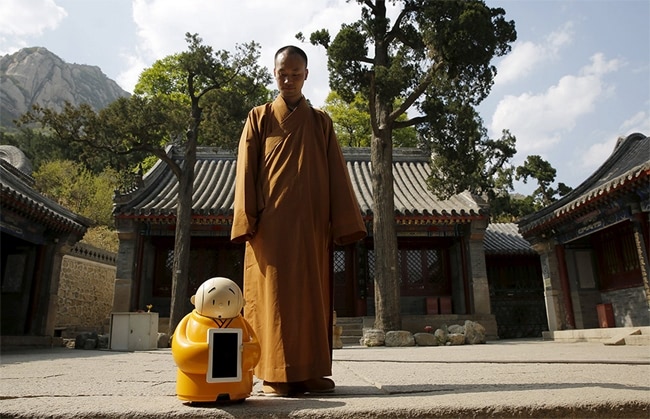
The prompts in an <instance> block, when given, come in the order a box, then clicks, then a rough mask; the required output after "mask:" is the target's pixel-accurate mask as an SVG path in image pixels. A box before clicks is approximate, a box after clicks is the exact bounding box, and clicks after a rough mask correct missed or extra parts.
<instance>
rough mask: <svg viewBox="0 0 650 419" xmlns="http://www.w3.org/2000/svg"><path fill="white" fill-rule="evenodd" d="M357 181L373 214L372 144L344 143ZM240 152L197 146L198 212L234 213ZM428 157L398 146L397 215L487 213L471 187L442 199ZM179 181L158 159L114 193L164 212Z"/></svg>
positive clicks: (119, 209) (172, 206)
mask: <svg viewBox="0 0 650 419" xmlns="http://www.w3.org/2000/svg"><path fill="white" fill-rule="evenodd" d="M169 152H170V153H171V155H172V157H173V158H174V159H175V160H176V161H177V162H179V163H180V162H181V160H182V154H180V153H179V152H177V151H174V150H173V149H171V148H170V151H169ZM343 155H344V157H345V159H346V163H347V167H348V171H349V173H350V178H351V180H352V185H353V187H354V191H355V194H356V196H357V199H358V202H359V206H360V208H361V212H362V213H363V214H364V215H365V216H368V217H371V216H372V182H371V178H370V173H371V170H372V168H371V164H370V149H369V148H344V149H343ZM235 165H236V158H235V155H234V154H233V153H231V152H227V151H218V152H217V151H215V150H214V149H213V148H210V147H200V148H199V150H197V163H196V166H195V170H196V177H195V181H194V195H193V197H192V201H193V213H194V215H195V216H199V217H200V216H207V217H209V216H222V217H229V216H231V215H232V210H233V197H234V184H235V182H234V181H235ZM430 170H431V169H430V165H429V158H428V156H427V155H426V154H423V153H422V152H421V151H419V150H416V149H395V150H394V156H393V174H394V189H395V213H396V216H397V217H406V218H411V217H413V218H428V219H438V220H441V221H443V220H446V221H451V220H455V221H461V220H462V219H463V218H464V219H468V218H474V217H483V216H485V214H484V210H483V208H482V207H481V205H480V204H479V203H478V202H477V200H476V199H474V198H473V197H472V195H471V194H470V193H468V192H464V193H461V194H458V195H456V196H453V197H451V198H450V199H448V200H440V199H438V198H437V197H436V196H435V195H433V194H432V193H431V192H430V191H429V189H428V188H427V183H426V182H427V177H428V176H429V173H430ZM177 195H178V191H177V181H176V179H175V177H174V176H173V174H172V172H171V170H169V168H168V167H167V165H166V164H164V163H162V162H161V161H159V162H158V163H157V164H156V165H155V166H154V167H153V168H152V169H151V170H150V171H149V172H147V174H146V175H145V176H144V178H143V185H142V186H141V187H140V188H138V189H136V190H133V191H130V192H128V193H125V194H122V195H118V196H116V197H115V199H114V214H115V215H117V216H135V217H138V218H139V217H154V218H155V217H165V216H173V214H175V210H176V199H177Z"/></svg>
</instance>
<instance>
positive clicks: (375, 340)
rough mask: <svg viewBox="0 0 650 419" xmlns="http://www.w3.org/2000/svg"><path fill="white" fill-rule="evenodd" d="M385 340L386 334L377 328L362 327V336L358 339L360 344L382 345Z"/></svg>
mask: <svg viewBox="0 0 650 419" xmlns="http://www.w3.org/2000/svg"><path fill="white" fill-rule="evenodd" d="M385 341H386V334H385V333H384V331H383V330H379V329H364V330H363V337H362V338H361V340H360V341H359V343H360V344H361V345H362V346H383V345H384V343H385Z"/></svg>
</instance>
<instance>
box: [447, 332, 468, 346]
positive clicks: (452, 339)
mask: <svg viewBox="0 0 650 419" xmlns="http://www.w3.org/2000/svg"><path fill="white" fill-rule="evenodd" d="M449 344H450V345H452V346H455V345H464V344H465V335H463V334H462V333H450V334H449Z"/></svg>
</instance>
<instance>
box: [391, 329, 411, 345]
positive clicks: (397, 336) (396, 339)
mask: <svg viewBox="0 0 650 419" xmlns="http://www.w3.org/2000/svg"><path fill="white" fill-rule="evenodd" d="M384 344H385V345H386V346H415V338H414V337H413V334H412V333H411V332H409V331H406V330H391V331H389V332H386V337H385V340H384Z"/></svg>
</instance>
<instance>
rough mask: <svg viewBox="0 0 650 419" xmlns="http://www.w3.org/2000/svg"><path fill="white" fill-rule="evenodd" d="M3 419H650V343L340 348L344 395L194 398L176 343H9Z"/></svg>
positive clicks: (2, 376)
mask: <svg viewBox="0 0 650 419" xmlns="http://www.w3.org/2000/svg"><path fill="white" fill-rule="evenodd" d="M0 364H1V365H0V399H1V402H0V417H2V418H186V417H187V418H190V417H191V418H235V417H237V418H238V417H244V418H263V417H267V418H284V417H292V418H450V417H453V418H479V417H497V418H514V417H517V418H523V417H527V418H528V417H540V418H542V417H544V418H549V417H554V418H555V417H572V418H646V419H647V418H650V348H648V347H647V346H606V345H603V344H602V343H593V342H579V343H558V342H553V341H542V340H541V339H539V340H537V339H536V340H503V341H490V342H488V343H486V344H484V345H464V346H445V347H408V348H387V347H376V348H366V347H360V346H356V347H344V348H343V349H337V350H335V351H334V363H333V378H334V380H335V381H336V384H337V388H336V392H335V393H333V394H330V395H318V396H315V395H305V396H301V397H297V398H271V397H265V396H263V395H261V394H259V391H260V383H259V382H257V383H256V385H255V389H254V395H253V396H251V397H250V398H248V399H246V401H245V402H243V403H237V404H227V403H215V404H208V405H201V406H193V405H189V404H186V403H183V402H182V401H180V400H178V399H177V398H176V395H175V384H176V381H175V380H176V379H175V373H176V367H175V364H174V361H173V359H172V355H171V350H170V349H158V350H153V351H142V352H114V351H106V350H79V349H66V348H52V349H22V350H20V351H18V350H8V351H4V352H3V353H2V355H1V358H0Z"/></svg>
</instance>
